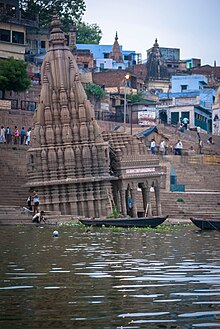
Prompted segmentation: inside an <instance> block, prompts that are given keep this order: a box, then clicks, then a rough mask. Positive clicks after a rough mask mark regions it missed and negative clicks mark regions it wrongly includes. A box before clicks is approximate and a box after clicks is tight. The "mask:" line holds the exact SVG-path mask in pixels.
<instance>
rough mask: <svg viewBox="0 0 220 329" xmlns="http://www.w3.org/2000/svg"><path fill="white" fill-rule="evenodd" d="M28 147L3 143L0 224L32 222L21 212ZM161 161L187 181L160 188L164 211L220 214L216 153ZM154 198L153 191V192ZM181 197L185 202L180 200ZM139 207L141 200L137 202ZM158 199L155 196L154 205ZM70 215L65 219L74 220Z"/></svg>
mask: <svg viewBox="0 0 220 329" xmlns="http://www.w3.org/2000/svg"><path fill="white" fill-rule="evenodd" d="M26 152H27V147H25V146H16V147H14V146H11V145H9V146H8V145H0V153H1V156H0V168H1V171H0V180H1V189H0V224H5V223H8V224H11V223H13V224H18V223H30V222H31V221H30V219H31V217H30V216H27V215H24V214H22V207H23V206H26V200H27V196H28V188H27V187H26V186H25V183H26V181H27V177H26ZM161 160H162V161H165V162H170V163H172V165H173V167H174V169H175V171H176V174H177V183H178V184H185V186H186V192H185V193H176V192H166V191H164V190H161V203H162V211H163V213H164V214H168V215H169V218H170V219H177V220H179V221H183V220H189V218H190V217H191V216H192V215H194V216H202V217H207V216H212V217H220V164H219V159H218V157H217V156H209V157H208V158H207V155H196V156H194V157H190V156H182V157H180V156H174V155H169V156H164V157H163V159H161ZM151 194H152V197H153V195H154V193H151ZM181 199H182V201H181ZM138 206H140V201H139V202H138ZM154 207H155V200H154V199H153V208H154ZM47 217H48V219H50V221H51V223H57V222H62V221H64V220H65V219H64V216H61V214H60V213H59V214H58V213H56V214H55V213H52V214H47ZM72 220H73V219H72V216H67V217H66V220H65V221H72Z"/></svg>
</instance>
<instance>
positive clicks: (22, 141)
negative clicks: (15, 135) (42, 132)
mask: <svg viewBox="0 0 220 329" xmlns="http://www.w3.org/2000/svg"><path fill="white" fill-rule="evenodd" d="M20 135H21V145H23V144H24V142H25V137H26V130H25V129H24V127H22V128H21V131H20Z"/></svg>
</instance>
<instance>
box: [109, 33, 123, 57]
mask: <svg viewBox="0 0 220 329" xmlns="http://www.w3.org/2000/svg"><path fill="white" fill-rule="evenodd" d="M109 58H112V59H113V60H114V61H116V62H117V63H123V56H122V52H121V49H120V46H119V43H118V33H117V32H116V35H115V42H114V44H113V46H112V52H111V53H110V54H109Z"/></svg>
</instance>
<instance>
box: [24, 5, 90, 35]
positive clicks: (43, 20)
mask: <svg viewBox="0 0 220 329" xmlns="http://www.w3.org/2000/svg"><path fill="white" fill-rule="evenodd" d="M19 5H20V9H21V10H22V13H23V14H25V15H26V16H27V15H28V14H30V15H31V14H32V13H35V14H39V26H40V27H49V26H50V22H51V15H52V13H53V11H54V10H55V12H56V13H57V16H58V18H59V19H60V21H61V24H62V25H63V27H64V30H65V31H67V30H69V29H70V27H71V26H72V25H73V24H76V23H77V22H79V21H81V19H82V16H83V14H84V12H85V10H86V4H85V0H66V1H63V0H19Z"/></svg>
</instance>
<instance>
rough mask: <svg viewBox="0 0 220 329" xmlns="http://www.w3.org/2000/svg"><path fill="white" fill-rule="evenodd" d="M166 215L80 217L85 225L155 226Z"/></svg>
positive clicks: (161, 221)
mask: <svg viewBox="0 0 220 329" xmlns="http://www.w3.org/2000/svg"><path fill="white" fill-rule="evenodd" d="M167 217H168V216H155V217H140V218H108V219H91V218H87V219H80V222H81V223H82V224H83V225H86V226H98V227H101V226H106V227H109V226H116V227H152V228H154V227H157V226H158V225H160V224H162V223H163V222H164V221H165V220H166V219H167Z"/></svg>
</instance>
